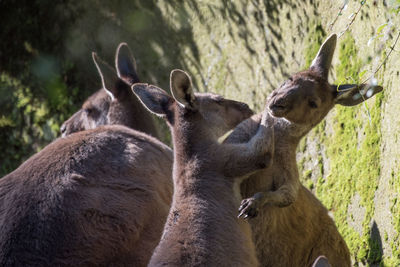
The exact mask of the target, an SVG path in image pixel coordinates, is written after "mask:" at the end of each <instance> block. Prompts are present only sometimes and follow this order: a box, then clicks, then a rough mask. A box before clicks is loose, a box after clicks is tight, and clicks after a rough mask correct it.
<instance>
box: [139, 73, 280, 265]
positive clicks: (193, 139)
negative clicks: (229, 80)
mask: <svg viewBox="0 0 400 267" xmlns="http://www.w3.org/2000/svg"><path fill="white" fill-rule="evenodd" d="M132 88H133V91H134V92H135V93H136V95H137V96H138V97H139V98H140V99H141V101H142V103H143V104H144V105H145V106H146V107H147V108H148V109H149V110H150V111H151V112H153V113H155V114H157V115H159V116H162V117H165V118H166V120H167V123H168V124H169V126H170V128H171V132H172V138H173V144H174V166H173V180H174V195H173V201H172V207H171V209H170V212H169V215H168V219H167V223H166V225H165V229H164V232H163V236H162V238H161V241H160V244H159V245H158V246H157V247H156V249H155V251H154V254H153V256H152V258H151V260H150V263H149V266H257V265H258V263H257V259H256V255H255V248H254V244H253V242H252V240H251V232H250V226H249V225H248V224H247V223H246V222H245V221H243V220H240V219H238V218H237V216H236V215H237V214H236V212H237V207H238V205H239V203H240V199H241V197H240V193H239V184H240V181H241V177H243V176H245V175H247V174H249V173H251V172H254V171H255V170H258V169H261V168H265V167H267V166H268V165H269V164H270V162H271V159H272V154H271V153H269V150H268V149H270V147H271V145H273V142H272V140H273V128H272V127H269V128H266V127H265V126H264V125H265V123H266V122H265V120H266V118H267V117H268V116H265V118H264V119H263V123H261V126H260V127H258V130H257V132H256V133H255V135H254V137H253V138H251V140H250V141H248V142H246V143H243V144H219V143H218V137H220V136H221V135H222V134H224V132H223V131H221V129H220V125H221V124H224V123H226V121H225V120H224V119H223V118H224V117H226V115H228V114H224V113H231V114H230V115H229V116H231V118H232V120H231V121H230V122H229V123H227V124H226V126H227V127H226V129H225V130H227V129H229V128H233V127H234V126H235V125H236V123H238V121H240V120H242V119H243V118H244V117H246V116H250V114H251V112H250V109H249V108H248V107H247V105H244V104H243V103H240V102H236V101H232V100H225V99H223V98H221V97H220V96H217V95H212V94H194V93H193V91H192V85H191V80H190V77H189V76H188V75H187V74H186V73H185V72H183V71H181V70H174V71H172V72H171V92H172V96H173V97H170V96H169V95H168V94H167V93H166V92H165V91H163V90H162V89H160V88H157V87H155V86H148V85H146V84H135V85H134V86H133V87H132ZM221 107H224V108H223V110H222V112H223V113H216V112H212V111H213V110H215V109H220V108H221ZM266 114H267V113H266ZM271 151H272V150H271ZM239 177H240V178H239Z"/></svg>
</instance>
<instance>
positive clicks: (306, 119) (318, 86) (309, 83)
mask: <svg viewBox="0 0 400 267" xmlns="http://www.w3.org/2000/svg"><path fill="white" fill-rule="evenodd" d="M336 39H337V37H336V34H332V35H331V36H330V37H328V39H327V40H326V41H325V42H324V43H323V44H322V46H321V48H320V50H319V52H318V54H317V56H316V57H315V59H314V60H313V62H312V64H311V67H310V68H309V69H308V70H306V71H302V72H299V73H296V74H294V75H292V76H291V77H290V78H289V79H288V80H287V81H285V82H284V83H283V84H282V85H281V86H280V87H279V88H278V89H276V90H275V91H274V92H273V93H272V94H271V96H270V98H269V100H268V107H269V109H270V110H271V113H272V114H273V115H274V116H275V117H283V118H285V119H287V120H288V121H290V122H292V123H295V124H302V125H307V126H310V127H313V126H314V125H316V124H318V123H319V122H320V121H321V120H322V119H323V118H324V117H325V116H326V114H327V113H328V112H329V111H330V110H331V109H332V108H333V106H334V105H335V104H341V105H344V106H353V105H357V104H359V103H361V102H363V101H365V100H366V99H368V98H370V97H372V96H373V95H374V94H376V93H378V92H380V91H382V87H381V86H375V85H365V84H362V85H355V84H343V85H339V86H337V85H331V84H329V82H328V74H329V68H330V66H331V62H332V57H333V53H334V50H335V47H336Z"/></svg>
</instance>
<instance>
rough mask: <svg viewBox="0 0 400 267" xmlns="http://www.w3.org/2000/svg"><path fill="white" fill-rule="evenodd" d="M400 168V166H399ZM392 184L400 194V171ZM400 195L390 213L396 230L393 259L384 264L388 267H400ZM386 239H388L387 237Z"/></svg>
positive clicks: (392, 179) (386, 260) (392, 244)
mask: <svg viewBox="0 0 400 267" xmlns="http://www.w3.org/2000/svg"><path fill="white" fill-rule="evenodd" d="M398 167H399V166H398ZM390 183H391V184H392V186H393V191H394V192H400V171H399V170H397V174H396V173H395V172H394V171H393V172H392V177H391V180H390ZM399 196H400V195H399V193H398V194H397V195H396V196H395V197H394V198H393V200H392V205H391V207H390V211H391V213H392V216H393V217H392V224H393V227H394V229H395V230H396V234H395V236H393V237H391V238H392V240H393V241H392V242H391V243H390V247H391V248H392V258H390V259H385V260H384V262H385V264H387V265H388V266H400V251H399V247H400V201H399ZM385 238H386V237H385Z"/></svg>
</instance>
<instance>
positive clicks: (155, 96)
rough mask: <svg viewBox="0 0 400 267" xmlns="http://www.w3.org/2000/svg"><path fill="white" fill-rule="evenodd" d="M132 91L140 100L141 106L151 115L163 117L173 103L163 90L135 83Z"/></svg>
mask: <svg viewBox="0 0 400 267" xmlns="http://www.w3.org/2000/svg"><path fill="white" fill-rule="evenodd" d="M132 91H133V92H134V93H135V95H136V96H137V97H138V98H139V99H140V101H141V102H142V104H143V105H144V106H145V107H146V108H147V109H148V110H149V111H150V112H152V113H154V114H156V115H158V116H161V117H165V116H166V115H167V114H168V112H169V110H170V106H171V104H172V103H173V102H174V100H173V99H172V97H170V96H169V95H168V94H167V93H166V92H165V91H164V90H163V89H161V88H158V87H157V86H154V85H148V84H145V83H135V84H134V85H132Z"/></svg>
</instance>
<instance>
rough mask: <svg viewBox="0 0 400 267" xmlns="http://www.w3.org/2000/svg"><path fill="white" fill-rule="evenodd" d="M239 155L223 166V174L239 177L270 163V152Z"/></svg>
mask: <svg viewBox="0 0 400 267" xmlns="http://www.w3.org/2000/svg"><path fill="white" fill-rule="evenodd" d="M244 154H245V153H243V152H242V155H241V156H239V157H233V158H232V160H231V161H229V163H228V164H227V165H226V166H225V172H224V174H225V175H226V176H227V177H232V176H233V177H241V176H245V175H249V174H251V173H252V172H255V171H257V170H260V169H263V168H266V167H268V166H270V165H271V162H272V154H271V153H265V154H256V153H250V154H247V155H244Z"/></svg>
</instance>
